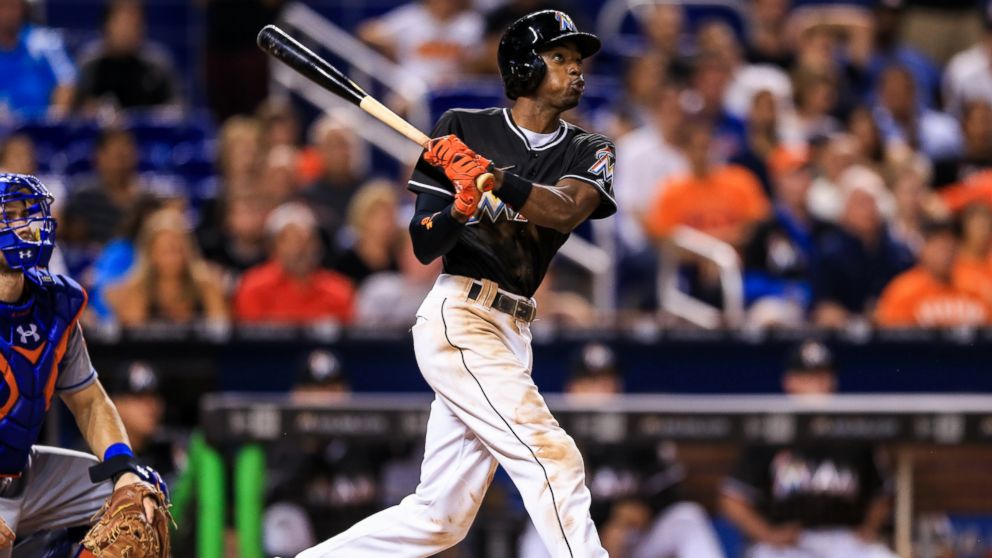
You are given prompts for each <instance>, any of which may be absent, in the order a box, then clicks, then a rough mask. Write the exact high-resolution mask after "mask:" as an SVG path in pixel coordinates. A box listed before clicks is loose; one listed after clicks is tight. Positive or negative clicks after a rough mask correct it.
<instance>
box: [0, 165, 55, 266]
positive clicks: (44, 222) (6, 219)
mask: <svg viewBox="0 0 992 558" xmlns="http://www.w3.org/2000/svg"><path fill="white" fill-rule="evenodd" d="M52 201H53V198H52V194H51V193H49V191H48V188H45V185H44V184H42V183H41V181H40V180H38V179H37V178H35V177H33V176H29V175H26V174H0V252H2V253H3V257H4V259H5V260H6V261H7V266H8V267H10V268H11V269H19V270H22V271H24V272H25V275H27V277H28V278H29V279H31V280H33V281H36V282H37V281H39V280H40V279H39V276H41V275H45V274H47V271H45V268H47V267H48V260H50V259H51V257H52V249H53V248H54V247H55V218H54V217H52Z"/></svg>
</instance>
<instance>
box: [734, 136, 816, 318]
mask: <svg viewBox="0 0 992 558" xmlns="http://www.w3.org/2000/svg"><path fill="white" fill-rule="evenodd" d="M770 166H771V167H772V176H773V184H774V186H775V196H774V200H775V205H774V210H773V212H772V216H771V217H770V218H768V219H767V220H765V221H763V222H761V224H759V225H758V226H757V228H756V229H755V231H754V234H753V235H752V236H751V238H750V240H749V241H748V244H747V247H746V248H745V249H744V252H743V254H744V257H743V259H744V297H745V302H746V303H747V304H758V305H762V304H763V303H765V302H766V301H768V300H769V299H774V300H776V301H779V302H781V303H782V304H787V305H791V306H793V307H794V308H795V309H796V310H797V311H793V312H791V315H798V316H803V315H804V314H805V313H806V311H807V310H809V308H810V305H811V303H812V298H813V286H812V281H813V277H814V276H816V274H817V273H818V269H819V264H820V261H819V259H820V254H819V248H820V246H819V245H820V243H821V242H822V239H823V237H824V236H825V235H826V234H828V233H829V232H830V231H831V230H832V229H833V227H832V226H831V225H829V224H828V223H826V222H824V221H821V220H819V219H817V218H816V217H814V216H812V215H811V214H810V213H809V210H808V208H807V205H806V197H807V194H808V193H809V188H810V184H811V181H812V175H811V169H810V166H809V164H808V163H807V161H806V156H805V154H804V153H801V152H795V151H786V150H781V151H779V152H777V153H776V154H775V155H774V156H773V157H772V159H771V161H770ZM786 317H787V316H782V318H786ZM763 319H765V320H766V319H767V316H766V317H764V318H763ZM776 321H778V320H776ZM778 324H779V325H781V324H782V322H781V321H778ZM761 325H772V324H769V323H762V324H761ZM791 325H799V324H791Z"/></svg>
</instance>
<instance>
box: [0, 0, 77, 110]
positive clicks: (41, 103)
mask: <svg viewBox="0 0 992 558" xmlns="http://www.w3.org/2000/svg"><path fill="white" fill-rule="evenodd" d="M27 8H28V2H26V1H25V0H0V71H2V73H3V75H5V76H8V79H5V80H3V84H0V119H9V118H10V117H11V116H13V117H15V118H25V119H31V118H40V117H43V116H45V115H46V114H50V115H52V116H63V115H65V114H67V113H68V111H69V108H70V107H71V105H72V97H73V90H74V88H75V86H76V68H75V67H74V66H73V64H72V60H70V58H69V54H68V53H67V52H66V50H65V46H64V45H63V44H62V38H61V37H60V36H59V35H58V33H56V32H55V31H53V30H51V29H47V28H45V27H40V26H36V25H32V24H30V23H28V21H27V13H26V12H27Z"/></svg>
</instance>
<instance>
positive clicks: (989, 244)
mask: <svg viewBox="0 0 992 558" xmlns="http://www.w3.org/2000/svg"><path fill="white" fill-rule="evenodd" d="M954 283H955V284H956V285H958V286H959V287H960V288H962V289H964V290H966V291H968V292H973V293H977V294H979V295H980V296H981V297H982V298H983V299H984V300H985V301H986V302H990V303H992V206H989V205H988V204H984V203H975V204H972V205H969V206H968V207H966V208H965V209H964V211H962V212H961V241H960V243H959V246H958V254H957V261H955V263H954Z"/></svg>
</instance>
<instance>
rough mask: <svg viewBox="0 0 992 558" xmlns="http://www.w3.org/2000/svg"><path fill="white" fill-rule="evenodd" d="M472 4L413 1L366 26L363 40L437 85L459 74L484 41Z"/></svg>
mask: <svg viewBox="0 0 992 558" xmlns="http://www.w3.org/2000/svg"><path fill="white" fill-rule="evenodd" d="M482 31H483V21H482V16H480V15H479V14H478V13H477V12H475V11H474V10H471V9H469V3H468V2H467V1H466V0H413V1H411V2H409V3H407V4H404V5H402V6H400V7H398V8H395V9H394V10H392V11H390V12H389V13H387V14H385V15H384V16H382V17H379V18H375V19H372V20H369V21H366V22H365V23H363V24H362V25H361V26H360V27H359V28H358V31H357V33H356V34H357V35H358V37H359V38H360V39H361V40H363V41H365V42H366V43H368V44H369V45H371V46H372V47H374V48H376V49H377V50H379V51H381V52H383V53H384V54H385V55H386V56H389V57H390V58H392V59H394V60H396V61H397V62H398V63H399V64H400V65H402V66H403V68H404V69H406V70H407V71H409V72H410V73H411V74H413V75H417V76H420V77H422V78H423V79H424V80H426V81H428V82H430V83H431V84H433V85H437V84H439V83H442V82H444V81H448V80H450V79H451V78H452V77H453V76H455V75H457V74H458V72H459V71H460V69H461V67H462V65H463V64H465V63H467V62H468V60H469V57H470V53H472V51H473V50H474V49H476V48H477V47H478V45H479V41H480V40H481V39H482Z"/></svg>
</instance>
